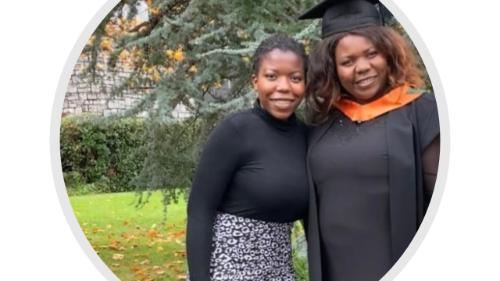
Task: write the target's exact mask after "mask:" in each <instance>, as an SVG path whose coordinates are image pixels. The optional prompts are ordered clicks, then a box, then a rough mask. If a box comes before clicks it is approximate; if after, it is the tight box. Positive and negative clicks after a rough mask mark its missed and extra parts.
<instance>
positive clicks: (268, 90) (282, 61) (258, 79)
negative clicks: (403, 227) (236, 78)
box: [252, 49, 305, 120]
mask: <svg viewBox="0 0 500 281" xmlns="http://www.w3.org/2000/svg"><path fill="white" fill-rule="evenodd" d="M252 84H253V87H254V89H255V90H256V91H257V94H258V96H259V100H260V105H261V107H262V108H263V109H264V110H265V111H267V112H268V113H269V114H271V115H272V116H274V117H275V118H277V119H281V120H286V119H287V118H288V117H290V116H291V115H292V114H293V112H294V111H295V109H296V108H297V106H299V104H300V102H301V101H302V98H303V97H304V92H305V73H304V62H303V60H302V58H301V57H299V56H298V55H296V54H295V53H294V52H292V51H282V50H280V49H274V50H272V51H270V52H268V53H267V54H265V55H264V56H263V57H262V58H261V61H260V66H259V68H258V72H257V73H256V74H254V75H253V76H252Z"/></svg>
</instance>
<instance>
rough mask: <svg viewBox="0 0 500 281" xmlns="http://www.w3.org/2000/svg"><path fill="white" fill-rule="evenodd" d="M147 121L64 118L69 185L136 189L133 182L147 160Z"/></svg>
mask: <svg viewBox="0 0 500 281" xmlns="http://www.w3.org/2000/svg"><path fill="white" fill-rule="evenodd" d="M144 143H145V125H144V120H142V119H139V118H125V119H107V118H97V117H65V118H63V120H62V123H61V130H60V152H61V162H62V168H63V173H64V180H65V183H66V186H67V187H68V188H77V187H81V186H86V188H87V189H89V191H95V192H118V191H131V190H134V189H135V188H134V187H133V186H131V184H130V182H131V180H132V179H134V178H135V177H136V176H137V175H138V173H139V172H140V170H141V169H142V165H143V162H144V155H143V154H142V153H140V148H141V147H142V146H143V145H144Z"/></svg>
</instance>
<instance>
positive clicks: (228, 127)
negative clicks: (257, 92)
mask: <svg viewBox="0 0 500 281" xmlns="http://www.w3.org/2000/svg"><path fill="white" fill-rule="evenodd" d="M253 115H254V114H252V111H251V109H246V110H241V111H237V112H233V113H230V114H228V115H227V116H226V117H224V118H223V119H222V120H221V121H220V122H219V124H218V125H217V127H216V130H219V131H221V130H223V131H236V132H238V133H241V132H244V131H245V128H247V127H248V125H249V124H250V123H252V122H254V121H253V120H254V119H255V116H253Z"/></svg>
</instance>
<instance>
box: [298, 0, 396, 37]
mask: <svg viewBox="0 0 500 281" xmlns="http://www.w3.org/2000/svg"><path fill="white" fill-rule="evenodd" d="M376 4H379V5H380V8H382V6H383V5H382V4H380V3H379V1H378V0H325V1H323V2H321V3H319V4H317V5H316V6H314V7H313V8H311V9H310V10H309V11H307V12H305V13H304V14H302V15H301V16H299V19H317V18H323V21H322V28H321V37H322V38H326V37H328V36H330V35H332V34H336V33H339V32H346V31H350V30H353V29H356V28H360V27H366V26H372V25H383V17H382V14H381V13H380V12H379V10H378V9H377V8H376V7H375V5H376ZM384 8H385V7H384ZM385 10H387V9H385Z"/></svg>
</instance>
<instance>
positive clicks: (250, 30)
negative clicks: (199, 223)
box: [84, 0, 319, 198]
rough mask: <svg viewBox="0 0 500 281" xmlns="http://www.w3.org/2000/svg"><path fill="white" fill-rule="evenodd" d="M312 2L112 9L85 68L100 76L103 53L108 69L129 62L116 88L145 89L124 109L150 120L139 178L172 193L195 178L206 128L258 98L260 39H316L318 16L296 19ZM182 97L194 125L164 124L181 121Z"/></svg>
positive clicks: (171, 1)
mask: <svg viewBox="0 0 500 281" xmlns="http://www.w3.org/2000/svg"><path fill="white" fill-rule="evenodd" d="M314 2H315V1H312V0H288V1H269V0H267V1H266V0H253V1H250V0H232V1H223V0H156V1H153V0H148V1H137V0H128V1H122V2H120V3H119V4H118V5H117V6H116V7H115V8H114V9H113V11H112V12H111V13H110V14H109V15H108V16H107V17H106V18H105V19H104V20H103V22H102V23H101V24H100V25H99V26H98V28H97V29H96V31H95V32H94V34H93V36H92V38H91V39H90V40H89V42H88V44H87V46H86V48H85V50H84V55H88V56H90V57H91V58H92V63H91V64H90V66H89V69H88V71H87V72H86V74H87V75H92V76H93V78H94V79H95V81H96V82H98V81H99V75H98V73H99V72H98V71H96V69H98V68H99V67H98V66H99V65H98V58H99V57H100V56H102V55H103V54H105V55H106V57H107V58H108V59H107V61H106V68H107V69H109V68H111V69H112V68H113V67H115V66H123V65H126V66H127V67H128V68H129V70H130V76H128V77H127V78H126V79H124V80H122V82H121V84H119V85H116V87H115V90H114V91H113V92H114V94H120V93H121V92H123V91H131V90H132V91H144V89H148V90H147V91H144V98H143V100H142V101H141V102H140V103H139V104H138V105H137V106H136V107H134V108H132V109H131V110H130V111H129V112H127V115H133V114H137V113H140V112H147V116H148V120H149V121H150V122H149V125H148V130H147V132H148V136H149V138H148V139H149V140H150V142H149V143H148V144H147V145H146V146H145V147H144V148H143V149H144V153H145V154H146V161H145V163H144V167H143V170H142V172H141V173H140V174H139V175H138V177H137V178H136V179H135V180H134V184H135V185H137V186H138V187H144V188H149V189H157V188H166V189H167V192H166V195H167V198H170V197H172V196H173V197H175V194H176V193H175V192H174V191H173V190H174V189H175V188H178V187H182V188H185V187H188V186H189V185H190V180H191V177H192V173H193V171H194V167H195V163H196V158H197V155H198V148H199V146H200V143H202V142H203V140H204V139H205V138H206V136H207V135H208V133H209V131H210V130H211V129H212V128H213V127H214V125H215V124H216V122H217V121H218V120H220V118H222V117H223V116H225V115H226V114H228V113H230V112H233V111H237V110H240V109H242V108H245V107H249V106H250V105H251V103H252V102H253V101H254V99H255V93H254V92H253V91H252V90H251V88H250V87H249V81H250V76H251V56H252V54H253V52H254V50H255V48H256V47H257V45H258V44H259V43H260V42H261V41H262V40H263V39H265V38H266V37H267V36H269V35H271V34H274V33H286V34H289V35H290V36H293V37H295V38H296V39H298V40H300V41H302V42H303V43H304V44H305V45H306V47H309V46H311V44H312V43H313V42H314V41H317V40H319V30H318V24H317V21H314V22H304V21H298V20H296V18H297V16H298V15H299V14H300V13H301V12H302V11H304V10H305V9H306V8H308V7H311V6H312V4H313V3H314ZM144 8H145V9H144ZM141 10H143V11H142V12H141ZM179 104H182V105H184V106H186V107H187V108H188V110H189V111H190V112H191V113H192V117H191V118H190V119H188V120H185V121H184V122H185V123H186V122H187V124H190V126H179V130H163V129H162V126H161V124H162V123H165V122H178V121H177V120H176V119H175V118H174V116H172V110H173V109H174V108H175V107H176V106H177V105H179Z"/></svg>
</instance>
